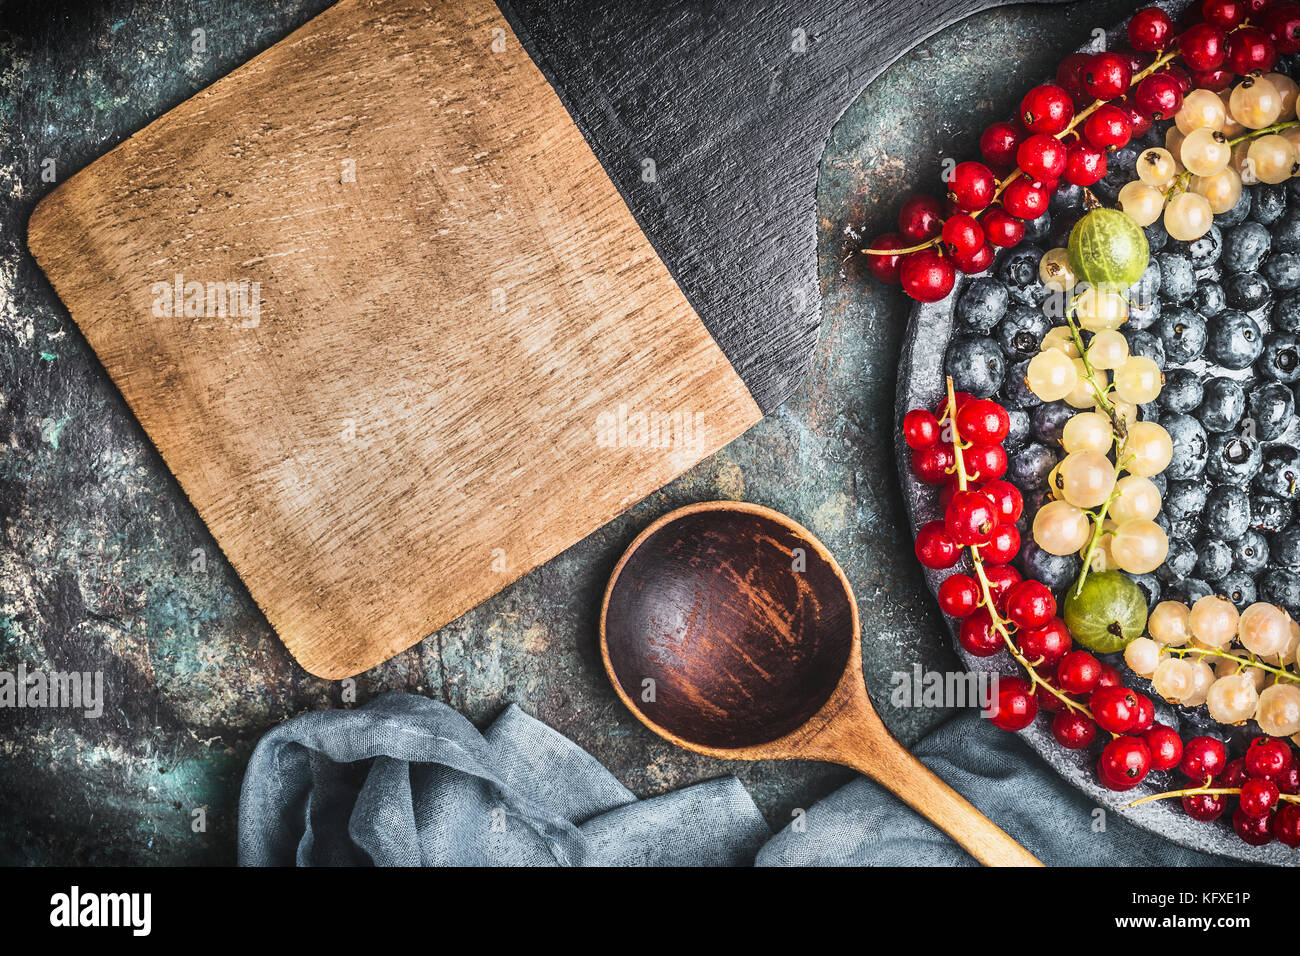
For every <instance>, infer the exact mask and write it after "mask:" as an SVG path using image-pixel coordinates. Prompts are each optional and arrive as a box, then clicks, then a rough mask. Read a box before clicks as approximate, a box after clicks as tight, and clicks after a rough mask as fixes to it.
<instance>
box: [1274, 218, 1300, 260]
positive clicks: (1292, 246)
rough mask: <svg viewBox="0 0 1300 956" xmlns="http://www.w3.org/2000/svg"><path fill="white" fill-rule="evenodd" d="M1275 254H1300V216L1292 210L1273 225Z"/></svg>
mask: <svg viewBox="0 0 1300 956" xmlns="http://www.w3.org/2000/svg"><path fill="white" fill-rule="evenodd" d="M1269 231H1270V232H1272V233H1273V251H1274V252H1300V215H1296V213H1295V211H1294V210H1292V211H1290V212H1288V213H1287V214H1286V215H1284V216H1282V218H1280V219H1279V220H1278V221H1277V222H1275V223H1273V226H1272V228H1271V229H1270V230H1269Z"/></svg>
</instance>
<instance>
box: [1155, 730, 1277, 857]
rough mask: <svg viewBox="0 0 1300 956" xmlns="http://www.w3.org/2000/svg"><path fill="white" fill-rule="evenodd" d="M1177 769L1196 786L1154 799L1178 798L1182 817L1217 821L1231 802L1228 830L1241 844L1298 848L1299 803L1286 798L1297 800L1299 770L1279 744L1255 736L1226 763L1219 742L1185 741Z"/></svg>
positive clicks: (1271, 738) (1211, 739) (1203, 738)
mask: <svg viewBox="0 0 1300 956" xmlns="http://www.w3.org/2000/svg"><path fill="white" fill-rule="evenodd" d="M1193 744H1199V746H1198V747H1197V749H1196V750H1195V751H1193V746H1192V745H1193ZM1181 769H1182V771H1183V773H1184V774H1186V775H1187V777H1189V778H1190V779H1192V780H1194V781H1197V782H1198V783H1199V784H1200V785H1199V786H1197V787H1194V788H1192V789H1189V790H1179V791H1174V792H1173V793H1171V794H1159V795H1158V796H1181V797H1182V801H1183V809H1184V810H1186V811H1187V815H1188V816H1190V817H1192V818H1194V819H1196V820H1205V821H1209V820H1217V819H1218V818H1219V817H1221V816H1223V814H1224V813H1226V812H1227V810H1228V805H1229V802H1230V801H1231V800H1232V799H1233V798H1235V799H1236V803H1237V805H1236V808H1235V809H1234V810H1233V812H1232V828H1233V830H1235V831H1236V833H1237V836H1239V837H1240V838H1241V839H1242V840H1243V841H1244V842H1246V843H1249V844H1250V845H1251V846H1263V845H1264V844H1266V843H1270V842H1272V841H1273V839H1274V838H1276V839H1277V840H1278V841H1279V842H1280V843H1284V844H1285V845H1287V846H1289V847H1293V848H1294V847H1300V804H1298V803H1296V802H1294V801H1293V800H1290V799H1288V798H1292V797H1300V766H1297V765H1296V764H1295V763H1294V762H1293V761H1292V756H1291V748H1290V747H1288V746H1287V745H1286V742H1285V741H1283V740H1280V739H1278V738H1277V737H1256V738H1255V739H1254V740H1253V741H1251V743H1250V746H1249V747H1248V748H1247V749H1246V755H1245V756H1244V757H1239V758H1237V759H1236V760H1228V754H1227V751H1226V750H1225V749H1224V746H1223V744H1222V743H1220V742H1219V741H1217V740H1214V739H1213V738H1211V737H1197V738H1196V739H1195V740H1190V741H1188V743H1187V752H1186V754H1185V755H1184V757H1183V761H1182V764H1181ZM1148 799H1155V798H1148Z"/></svg>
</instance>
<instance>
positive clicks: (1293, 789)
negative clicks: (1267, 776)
mask: <svg viewBox="0 0 1300 956" xmlns="http://www.w3.org/2000/svg"><path fill="white" fill-rule="evenodd" d="M1273 779H1274V782H1275V783H1276V784H1277V788H1278V789H1279V790H1281V791H1282V792H1283V793H1285V794H1287V795H1289V796H1292V797H1294V796H1297V795H1300V766H1296V765H1295V764H1294V763H1292V764H1291V766H1289V767H1287V768H1286V769H1285V770H1283V771H1282V772H1281V773H1280V774H1278V776H1276V777H1275V778H1273Z"/></svg>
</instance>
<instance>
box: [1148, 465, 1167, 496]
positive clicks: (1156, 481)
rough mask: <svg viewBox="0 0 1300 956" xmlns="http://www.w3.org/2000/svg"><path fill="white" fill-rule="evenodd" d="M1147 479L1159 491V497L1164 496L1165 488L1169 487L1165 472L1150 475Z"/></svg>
mask: <svg viewBox="0 0 1300 956" xmlns="http://www.w3.org/2000/svg"><path fill="white" fill-rule="evenodd" d="M1147 480H1148V481H1150V482H1151V484H1153V485H1155V486H1156V491H1158V492H1160V497H1161V498H1164V496H1165V489H1167V488H1168V487H1169V479H1168V478H1167V477H1166V476H1165V473H1164V472H1163V471H1162V472H1160V474H1158V475H1152V476H1151V477H1150V478H1149V479H1147Z"/></svg>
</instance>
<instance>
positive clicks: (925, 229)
mask: <svg viewBox="0 0 1300 956" xmlns="http://www.w3.org/2000/svg"><path fill="white" fill-rule="evenodd" d="M941 229H943V206H942V205H941V204H940V203H939V200H937V199H935V198H934V197H933V196H927V195H926V194H924V193H917V194H916V195H915V196H908V197H907V200H906V201H905V202H904V203H903V208H902V209H900V210H899V211H898V231H899V232H901V233H902V234H903V238H904V239H906V240H907V241H908V242H909V243H911V244H913V245H915V244H917V243H920V242H928V241H929V240H931V239H933V238H934V237H935V236H937V235H939V231H940V230H941Z"/></svg>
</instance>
